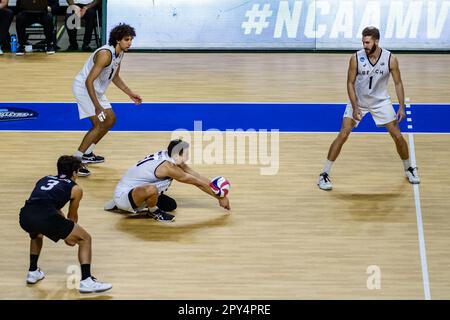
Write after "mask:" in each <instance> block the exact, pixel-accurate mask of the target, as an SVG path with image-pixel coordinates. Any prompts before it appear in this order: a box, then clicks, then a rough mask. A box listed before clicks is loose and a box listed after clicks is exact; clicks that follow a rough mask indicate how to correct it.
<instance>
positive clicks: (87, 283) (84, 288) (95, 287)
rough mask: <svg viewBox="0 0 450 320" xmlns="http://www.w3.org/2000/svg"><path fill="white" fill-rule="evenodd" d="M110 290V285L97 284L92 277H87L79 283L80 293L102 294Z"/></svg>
mask: <svg viewBox="0 0 450 320" xmlns="http://www.w3.org/2000/svg"><path fill="white" fill-rule="evenodd" d="M111 288H112V284H111V283H106V282H99V281H97V279H95V278H94V277H89V278H86V279H84V280H81V281H80V289H79V291H80V293H93V292H103V291H107V290H109V289H111Z"/></svg>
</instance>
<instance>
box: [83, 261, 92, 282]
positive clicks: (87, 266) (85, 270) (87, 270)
mask: <svg viewBox="0 0 450 320" xmlns="http://www.w3.org/2000/svg"><path fill="white" fill-rule="evenodd" d="M90 276H91V265H90V264H82V265H81V280H84V279H86V278H89V277H90Z"/></svg>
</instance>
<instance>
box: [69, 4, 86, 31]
mask: <svg viewBox="0 0 450 320" xmlns="http://www.w3.org/2000/svg"><path fill="white" fill-rule="evenodd" d="M83 11H84V10H83V9H81V8H80V7H79V6H76V5H74V4H72V5H70V6H68V7H67V11H66V13H67V14H68V15H69V17H68V18H67V23H66V26H67V29H69V30H73V29H77V30H79V29H81V15H82V14H84V13H82V12H83Z"/></svg>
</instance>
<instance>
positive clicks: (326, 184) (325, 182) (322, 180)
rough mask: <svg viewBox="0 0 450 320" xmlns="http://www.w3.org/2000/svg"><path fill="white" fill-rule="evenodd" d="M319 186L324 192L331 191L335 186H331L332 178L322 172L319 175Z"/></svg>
mask: <svg viewBox="0 0 450 320" xmlns="http://www.w3.org/2000/svg"><path fill="white" fill-rule="evenodd" d="M317 185H318V186H319V188H320V189H322V190H331V189H333V186H332V185H331V180H330V176H329V175H328V173H326V172H322V173H321V174H320V175H319V181H317Z"/></svg>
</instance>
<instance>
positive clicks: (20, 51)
mask: <svg viewBox="0 0 450 320" xmlns="http://www.w3.org/2000/svg"><path fill="white" fill-rule="evenodd" d="M24 54H25V46H19V47H18V48H17V51H16V56H23V55H24Z"/></svg>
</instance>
